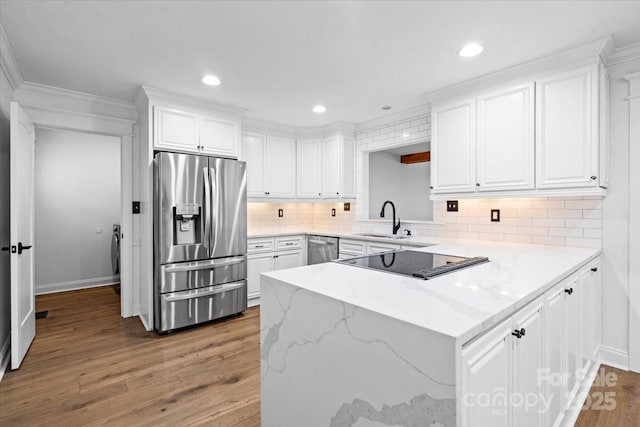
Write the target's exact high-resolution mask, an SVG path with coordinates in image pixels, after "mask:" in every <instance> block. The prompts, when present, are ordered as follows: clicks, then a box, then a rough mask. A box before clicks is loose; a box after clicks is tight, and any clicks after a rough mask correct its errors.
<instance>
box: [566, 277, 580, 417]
mask: <svg viewBox="0 0 640 427" xmlns="http://www.w3.org/2000/svg"><path fill="white" fill-rule="evenodd" d="M579 285H580V284H579V281H578V280H577V279H574V280H571V281H570V282H569V284H568V285H567V286H566V289H565V294H564V326H565V328H564V329H565V343H566V346H567V347H566V348H567V352H566V355H565V368H566V369H565V375H566V378H567V388H566V396H567V401H566V402H565V406H566V405H568V404H569V403H570V402H573V400H574V398H575V395H576V392H577V391H578V386H579V385H580V383H579V381H578V379H579V376H580V371H581V368H582V363H581V362H582V361H581V351H580V350H581V349H580V296H581V295H580V286H579ZM566 291H569V292H566Z"/></svg>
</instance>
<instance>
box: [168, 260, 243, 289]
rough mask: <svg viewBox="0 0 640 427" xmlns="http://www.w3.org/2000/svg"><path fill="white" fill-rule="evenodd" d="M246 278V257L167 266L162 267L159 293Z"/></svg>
mask: <svg viewBox="0 0 640 427" xmlns="http://www.w3.org/2000/svg"><path fill="white" fill-rule="evenodd" d="M246 277H247V259H246V258H245V257H244V256H239V257H230V258H220V259H210V260H205V261H194V262H181V263H176V264H165V265H161V266H160V274H159V278H160V280H159V283H158V291H159V292H160V293H166V292H178V291H187V290H194V289H198V288H203V287H207V286H214V285H220V284H222V283H229V282H235V281H238V280H242V279H244V278H246Z"/></svg>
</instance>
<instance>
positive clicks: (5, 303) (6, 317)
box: [0, 67, 13, 349]
mask: <svg viewBox="0 0 640 427" xmlns="http://www.w3.org/2000/svg"><path fill="white" fill-rule="evenodd" d="M12 100H13V88H12V87H11V85H10V84H9V80H8V79H7V76H6V75H5V74H4V70H3V69H2V67H0V245H2V246H7V245H9V239H10V235H9V165H10V162H9V116H10V114H9V103H10V102H11V101H12ZM9 257H10V255H9V252H0V349H1V348H2V346H3V345H4V343H5V341H6V339H7V337H8V336H9V330H10V329H11V317H10V315H11V305H10V302H11V295H10V284H11V283H10V281H11V276H10V274H9V273H10V259H9Z"/></svg>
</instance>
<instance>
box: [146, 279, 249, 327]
mask: <svg viewBox="0 0 640 427" xmlns="http://www.w3.org/2000/svg"><path fill="white" fill-rule="evenodd" d="M159 304H160V307H158V308H159V310H158V311H157V312H156V315H157V316H158V317H157V318H156V329H157V330H158V332H168V331H171V330H173V329H178V328H183V327H185V326H190V325H195V324H197V323H202V322H207V321H209V320H214V319H219V318H221V317H226V316H230V315H232V314H237V313H241V312H243V311H244V310H246V308H247V281H246V280H241V281H238V282H233V283H225V284H224V285H216V286H209V287H206V288H201V289H196V290H190V291H182V292H172V293H168V294H163V295H160V301H159Z"/></svg>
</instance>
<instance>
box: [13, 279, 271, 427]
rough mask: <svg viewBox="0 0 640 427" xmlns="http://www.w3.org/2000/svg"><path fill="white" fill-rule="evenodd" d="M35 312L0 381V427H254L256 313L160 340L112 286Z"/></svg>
mask: <svg viewBox="0 0 640 427" xmlns="http://www.w3.org/2000/svg"><path fill="white" fill-rule="evenodd" d="M36 305H37V310H38V311H43V310H48V311H49V314H48V317H47V318H46V319H40V320H37V321H36V328H37V334H36V339H35V341H34V342H33V344H32V346H31V348H30V349H29V352H28V354H27V356H26V358H25V360H24V362H23V364H22V366H21V367H20V369H19V370H17V371H7V372H6V374H5V377H4V379H3V380H2V382H1V383H0V425H3V426H5V425H6V426H27V425H29V426H38V425H64V426H75V425H174V426H176V425H207V426H235V425H238V426H239V425H242V426H259V425H260V363H259V361H260V359H259V357H260V355H259V345H260V342H259V330H260V311H259V308H251V309H249V310H247V311H246V312H245V314H244V315H242V316H238V317H234V318H231V319H229V320H226V321H222V322H217V323H213V324H210V325H206V326H204V327H200V328H194V329H190V330H186V331H182V332H180V333H175V334H169V335H166V336H158V335H156V334H154V333H149V332H146V331H145V330H144V328H143V327H142V324H141V323H140V321H139V320H138V319H137V318H130V319H122V318H121V317H120V315H119V313H120V299H119V297H118V295H116V294H115V292H114V290H113V289H112V288H111V287H104V288H93V289H87V290H82V291H74V292H65V293H59V294H50V295H43V296H39V297H37V301H36Z"/></svg>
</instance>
